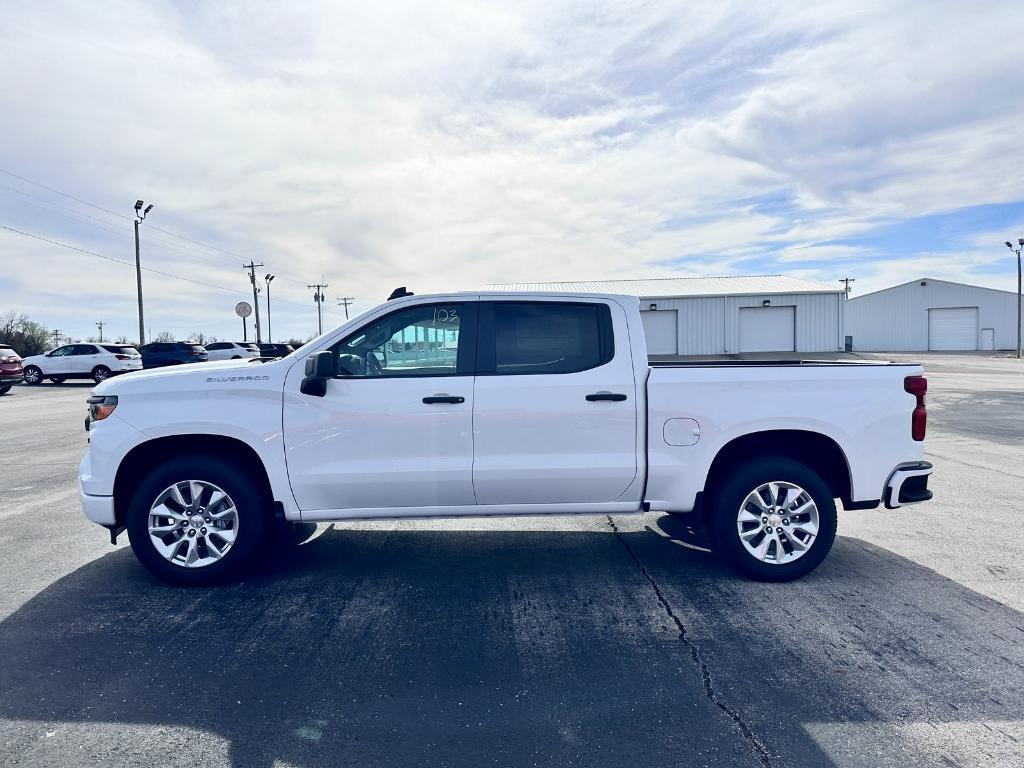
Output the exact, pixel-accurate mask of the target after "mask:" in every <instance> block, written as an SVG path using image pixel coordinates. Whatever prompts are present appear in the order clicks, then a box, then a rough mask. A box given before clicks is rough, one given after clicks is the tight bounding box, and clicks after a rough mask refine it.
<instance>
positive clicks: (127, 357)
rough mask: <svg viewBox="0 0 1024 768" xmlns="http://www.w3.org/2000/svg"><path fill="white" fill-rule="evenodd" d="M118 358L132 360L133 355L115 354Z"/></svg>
mask: <svg viewBox="0 0 1024 768" xmlns="http://www.w3.org/2000/svg"><path fill="white" fill-rule="evenodd" d="M114 357H116V358H117V359H118V360H131V359H132V358H131V355H114Z"/></svg>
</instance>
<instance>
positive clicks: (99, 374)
mask: <svg viewBox="0 0 1024 768" xmlns="http://www.w3.org/2000/svg"><path fill="white" fill-rule="evenodd" d="M109 378H110V369H109V368H107V366H105V365H97V366H96V367H95V368H93V369H92V380H93V381H95V382H96V383H97V384H101V383H103V382H104V381H106V380H107V379H109Z"/></svg>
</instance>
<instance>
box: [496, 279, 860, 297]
mask: <svg viewBox="0 0 1024 768" xmlns="http://www.w3.org/2000/svg"><path fill="white" fill-rule="evenodd" d="M487 287H488V288H489V289H491V290H496V291H557V292H561V293H620V294H625V295H627V296H639V297H640V298H644V299H648V298H651V299H653V298H660V299H668V298H687V297H690V296H747V295H757V294H779V293H842V292H843V289H842V288H841V287H834V286H831V285H825V284H824V283H814V282H811V281H809V280H800V279H798V278H795V277H789V276H788V275H737V276H725V277H655V278H649V279H646V280H586V281H577V282H565V283H503V284H497V285H488V286H487Z"/></svg>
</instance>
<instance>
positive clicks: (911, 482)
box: [885, 461, 932, 509]
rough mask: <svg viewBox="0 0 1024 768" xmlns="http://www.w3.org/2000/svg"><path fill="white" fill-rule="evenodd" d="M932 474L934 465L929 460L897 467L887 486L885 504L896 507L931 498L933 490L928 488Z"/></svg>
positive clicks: (890, 507)
mask: <svg viewBox="0 0 1024 768" xmlns="http://www.w3.org/2000/svg"><path fill="white" fill-rule="evenodd" d="M931 474H932V465H931V464H930V463H929V462H927V461H916V462H914V463H913V464H904V465H902V466H899V467H897V468H896V470H895V471H894V472H893V473H892V475H891V476H890V477H889V482H888V483H887V484H886V486H885V506H886V507H887V508H889V509H896V508H898V507H905V506H907V505H908V504H919V503H920V502H922V501H928V500H929V499H931V497H932V492H931V491H929V490H928V478H929V477H930V476H931Z"/></svg>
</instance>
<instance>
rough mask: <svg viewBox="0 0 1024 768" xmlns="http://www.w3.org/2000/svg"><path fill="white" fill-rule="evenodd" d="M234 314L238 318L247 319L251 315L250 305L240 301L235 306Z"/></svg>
mask: <svg viewBox="0 0 1024 768" xmlns="http://www.w3.org/2000/svg"><path fill="white" fill-rule="evenodd" d="M235 314H236V315H238V316H239V317H243V318H244V317H248V316H249V315H251V314H252V305H251V304H249V302H247V301H240V302H238V303H237V304H235Z"/></svg>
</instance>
